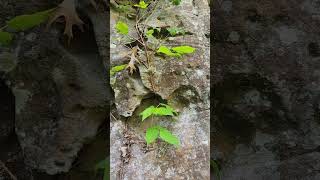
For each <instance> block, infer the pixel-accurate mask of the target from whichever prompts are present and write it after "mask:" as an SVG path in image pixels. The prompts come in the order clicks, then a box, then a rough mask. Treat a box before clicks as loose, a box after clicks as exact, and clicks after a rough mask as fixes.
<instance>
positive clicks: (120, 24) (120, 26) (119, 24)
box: [116, 21, 129, 35]
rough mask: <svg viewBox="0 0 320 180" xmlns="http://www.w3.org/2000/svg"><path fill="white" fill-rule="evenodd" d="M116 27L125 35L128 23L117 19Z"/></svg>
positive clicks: (127, 31) (127, 30)
mask: <svg viewBox="0 0 320 180" xmlns="http://www.w3.org/2000/svg"><path fill="white" fill-rule="evenodd" d="M116 29H117V31H118V33H119V34H123V35H126V34H128V33H129V28H128V25H127V24H126V23H124V22H122V21H118V22H117V24H116Z"/></svg>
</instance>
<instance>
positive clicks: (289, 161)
mask: <svg viewBox="0 0 320 180" xmlns="http://www.w3.org/2000/svg"><path fill="white" fill-rule="evenodd" d="M216 4H217V5H216V6H215V8H214V10H213V12H214V22H213V23H214V25H213V27H214V32H216V34H215V42H214V44H213V47H214V55H213V56H214V60H215V61H214V66H213V68H214V70H213V72H214V73H213V76H212V78H213V81H214V87H215V88H214V93H213V94H214V101H215V102H214V103H213V104H215V107H214V111H215V112H214V113H215V118H214V119H213V122H212V124H213V127H212V129H213V132H212V140H211V141H212V146H211V148H212V150H213V151H212V157H213V159H216V160H218V162H219V164H220V165H221V172H220V173H221V174H222V177H221V178H222V179H230V180H231V179H255V180H258V179H308V180H311V179H312V180H316V179H319V177H320V173H319V162H320V157H319V145H320V124H319V122H320V121H319V97H320V91H319V90H320V78H319V67H320V61H319V60H320V53H319V52H320V48H319V44H320V36H319V32H320V31H319V28H318V27H319V25H320V19H319V12H320V6H319V4H318V3H317V1H313V0H304V1H297V0H294V1H287V0H284V1H276V0H272V1H254V0H250V1H234V0H218V1H217V2H216Z"/></svg>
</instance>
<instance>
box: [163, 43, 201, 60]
mask: <svg viewBox="0 0 320 180" xmlns="http://www.w3.org/2000/svg"><path fill="white" fill-rule="evenodd" d="M194 51H195V48H193V47H191V46H177V47H173V48H168V47H167V46H163V45H162V46H160V47H159V49H158V51H157V53H162V54H165V55H167V56H171V57H181V56H182V55H184V54H190V53H193V52H194Z"/></svg>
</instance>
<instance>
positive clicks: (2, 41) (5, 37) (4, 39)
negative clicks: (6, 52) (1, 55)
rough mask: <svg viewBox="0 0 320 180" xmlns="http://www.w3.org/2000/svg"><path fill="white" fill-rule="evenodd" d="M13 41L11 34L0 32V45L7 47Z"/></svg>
mask: <svg viewBox="0 0 320 180" xmlns="http://www.w3.org/2000/svg"><path fill="white" fill-rule="evenodd" d="M12 39H13V36H12V34H11V33H8V32H4V31H0V45H4V46H6V45H9V44H10V43H11V41H12Z"/></svg>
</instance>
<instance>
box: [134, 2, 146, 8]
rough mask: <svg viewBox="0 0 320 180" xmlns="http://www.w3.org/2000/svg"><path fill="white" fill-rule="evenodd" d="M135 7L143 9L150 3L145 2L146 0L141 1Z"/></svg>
mask: <svg viewBox="0 0 320 180" xmlns="http://www.w3.org/2000/svg"><path fill="white" fill-rule="evenodd" d="M134 6H135V7H139V8H141V9H146V8H147V7H148V4H147V3H145V2H144V1H140V2H139V4H135V5H134Z"/></svg>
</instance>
